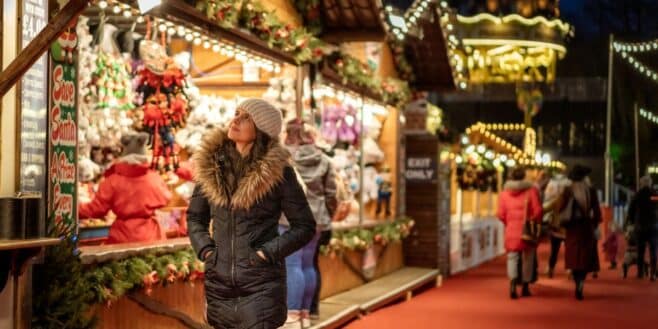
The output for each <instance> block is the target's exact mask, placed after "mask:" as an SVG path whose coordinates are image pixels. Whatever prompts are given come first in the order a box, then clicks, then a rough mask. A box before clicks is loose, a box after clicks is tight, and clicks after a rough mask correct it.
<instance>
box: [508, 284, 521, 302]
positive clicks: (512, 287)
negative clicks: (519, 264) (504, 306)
mask: <svg viewBox="0 0 658 329" xmlns="http://www.w3.org/2000/svg"><path fill="white" fill-rule="evenodd" d="M509 298H511V299H518V298H519V295H517V294H516V279H512V280H511V281H510V283H509Z"/></svg>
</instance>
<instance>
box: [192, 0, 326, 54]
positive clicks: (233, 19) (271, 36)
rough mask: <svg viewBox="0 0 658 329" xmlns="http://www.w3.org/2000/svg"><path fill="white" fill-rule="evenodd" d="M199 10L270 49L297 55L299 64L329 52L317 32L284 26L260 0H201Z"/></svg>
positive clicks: (223, 25)
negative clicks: (250, 35) (250, 34)
mask: <svg viewBox="0 0 658 329" xmlns="http://www.w3.org/2000/svg"><path fill="white" fill-rule="evenodd" d="M196 7H197V9H198V10H200V11H202V12H204V13H205V14H206V16H207V17H208V18H210V19H211V20H213V21H215V22H217V25H219V26H221V27H223V28H226V29H233V28H239V29H246V30H248V31H249V32H250V33H252V34H253V35H255V36H257V37H258V38H259V39H261V40H263V41H265V42H267V44H268V46H269V47H270V48H276V49H280V50H283V51H285V52H288V53H291V54H293V56H294V58H295V61H296V62H297V63H305V62H312V63H315V62H318V61H320V59H322V56H323V55H324V53H325V51H324V48H325V47H326V44H325V43H324V42H322V41H321V40H320V39H318V38H317V37H315V36H314V34H313V33H310V32H309V31H307V30H306V28H305V27H298V28H294V27H292V26H291V25H290V24H284V23H283V22H281V20H280V19H279V18H278V17H277V16H276V14H275V13H274V12H272V11H268V10H266V9H265V8H264V7H263V5H262V4H261V3H260V2H258V1H256V0H241V1H228V0H199V1H197V4H196Z"/></svg>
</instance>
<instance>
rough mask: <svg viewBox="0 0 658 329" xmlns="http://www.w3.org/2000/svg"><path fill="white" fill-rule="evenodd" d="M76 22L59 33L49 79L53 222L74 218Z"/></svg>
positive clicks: (75, 178) (70, 222)
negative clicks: (62, 50) (56, 50)
mask: <svg viewBox="0 0 658 329" xmlns="http://www.w3.org/2000/svg"><path fill="white" fill-rule="evenodd" d="M74 27H75V23H73V25H72V26H71V27H69V28H68V29H67V30H66V31H64V32H63V33H62V35H61V36H60V37H59V39H58V40H57V41H55V43H56V44H55V45H53V47H52V49H65V51H64V52H66V54H64V52H51V55H52V74H51V78H50V80H51V81H50V92H51V95H50V99H51V104H50V112H49V120H50V134H49V136H50V158H49V171H50V175H49V178H50V179H49V180H50V193H49V202H48V204H49V205H50V209H51V213H53V214H54V215H55V221H56V222H60V221H64V222H66V223H69V224H73V223H75V218H76V181H77V174H76V158H77V150H76V144H77V140H78V138H77V136H78V134H77V132H78V127H77V118H76V117H77V112H76V104H75V103H76V92H77V89H76V77H77V74H76V71H77V67H76V63H75V60H74V59H75V56H73V52H74V50H75V45H76V42H77V36H76V34H75V30H74Z"/></svg>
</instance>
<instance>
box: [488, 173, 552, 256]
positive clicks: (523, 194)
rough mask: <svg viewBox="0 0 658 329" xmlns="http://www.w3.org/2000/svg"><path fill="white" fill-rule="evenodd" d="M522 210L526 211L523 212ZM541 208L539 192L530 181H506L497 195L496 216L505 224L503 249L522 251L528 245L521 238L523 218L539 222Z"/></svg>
mask: <svg viewBox="0 0 658 329" xmlns="http://www.w3.org/2000/svg"><path fill="white" fill-rule="evenodd" d="M524 210H526V211H527V213H526V214H524V213H523V212H524ZM541 214H542V208H541V203H540V202H539V192H538V191H537V189H536V188H534V187H533V186H532V184H531V183H529V182H525V181H508V182H507V183H505V189H504V190H503V191H502V192H501V193H500V196H499V197H498V218H499V219H500V220H501V221H502V222H503V223H504V224H505V249H506V250H507V251H508V252H509V251H522V250H525V249H526V248H528V247H530V246H529V245H527V244H526V243H525V242H523V240H521V234H522V233H523V225H524V222H525V219H526V218H528V219H529V220H533V221H536V222H541Z"/></svg>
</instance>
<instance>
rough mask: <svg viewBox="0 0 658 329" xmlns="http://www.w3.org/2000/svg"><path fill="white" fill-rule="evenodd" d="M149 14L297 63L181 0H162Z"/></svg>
mask: <svg viewBox="0 0 658 329" xmlns="http://www.w3.org/2000/svg"><path fill="white" fill-rule="evenodd" d="M149 14H151V15H153V16H156V17H160V18H163V19H167V20H171V21H174V22H176V23H178V24H181V25H188V26H190V25H193V26H196V27H198V28H201V29H202V30H205V31H208V32H209V33H210V34H212V35H214V36H215V37H217V38H218V39H220V40H225V41H227V42H230V43H233V44H237V45H241V46H243V47H245V48H248V49H250V50H252V51H254V52H257V53H259V54H260V55H261V56H263V57H265V58H269V59H271V60H274V61H277V62H284V63H288V64H293V65H297V63H296V61H295V58H294V56H293V55H292V54H290V53H287V52H284V51H282V50H279V49H275V48H271V47H270V46H269V45H268V44H267V42H265V41H263V40H261V39H259V38H258V37H256V36H254V35H252V34H251V33H248V32H244V31H241V30H239V29H225V28H222V27H220V26H219V25H217V23H215V22H213V21H212V20H210V19H209V18H208V17H206V15H204V14H203V13H202V12H200V11H199V10H197V9H196V8H194V7H192V6H191V5H189V4H187V3H186V2H185V1H183V0H163V1H162V4H161V5H160V6H158V7H156V8H155V9H154V10H153V11H151V12H149Z"/></svg>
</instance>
